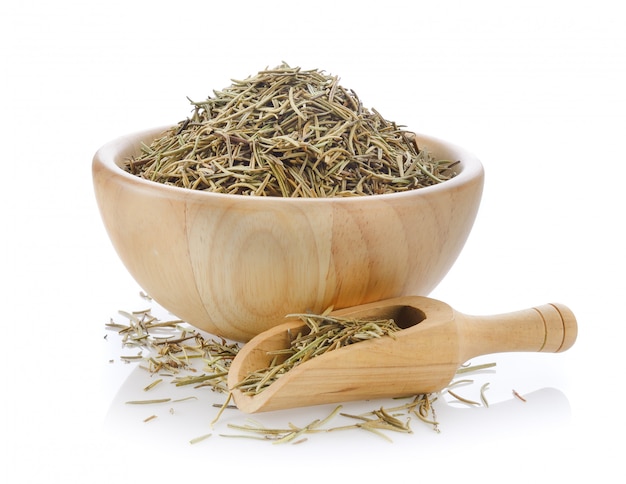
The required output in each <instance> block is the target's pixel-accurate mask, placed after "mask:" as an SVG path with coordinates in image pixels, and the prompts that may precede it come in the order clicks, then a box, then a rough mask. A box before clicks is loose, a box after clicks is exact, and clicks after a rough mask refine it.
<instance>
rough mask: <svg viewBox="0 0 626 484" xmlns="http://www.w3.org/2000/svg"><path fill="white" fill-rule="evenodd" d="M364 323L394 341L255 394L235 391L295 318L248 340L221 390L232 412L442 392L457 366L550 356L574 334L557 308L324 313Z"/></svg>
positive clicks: (406, 302) (397, 303)
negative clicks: (382, 325)
mask: <svg viewBox="0 0 626 484" xmlns="http://www.w3.org/2000/svg"><path fill="white" fill-rule="evenodd" d="M332 315H334V316H340V317H348V318H358V319H368V318H385V319H387V318H393V319H394V320H395V322H396V324H398V326H400V327H401V328H403V329H402V330H401V331H399V332H397V333H395V335H394V336H395V337H393V338H392V337H383V338H376V339H371V340H365V341H363V342H360V343H356V344H352V345H349V346H345V347H343V348H340V349H338V350H333V351H329V352H327V353H325V354H323V355H321V356H318V357H315V358H312V359H310V360H308V361H307V362H305V363H302V364H301V365H299V366H296V367H294V368H293V369H291V370H289V371H288V372H287V373H285V374H284V375H283V376H282V377H280V379H279V380H277V381H275V382H274V383H272V384H271V385H270V386H269V387H267V388H266V389H264V390H263V391H261V392H260V393H258V394H256V395H252V396H250V395H246V394H244V393H243V392H241V391H239V390H238V389H237V388H235V387H236V385H237V383H238V382H240V381H241V380H243V379H244V378H245V377H246V376H247V375H248V374H249V373H251V372H253V371H256V370H261V369H263V368H267V366H268V365H269V364H270V361H271V359H272V355H268V352H270V351H275V350H277V349H283V348H288V347H289V333H288V331H290V332H291V334H294V335H295V334H297V332H298V330H299V329H302V328H305V327H306V325H305V323H304V322H303V321H301V320H300V319H298V320H290V321H288V322H286V323H284V324H281V325H279V326H275V327H273V328H271V329H269V330H267V331H265V332H263V333H261V334H259V335H257V336H256V337H254V338H253V339H251V340H250V341H249V342H248V343H247V344H246V345H245V346H244V347H243V348H242V349H241V351H240V352H239V354H238V355H237V356H236V357H235V359H234V360H233V363H232V365H231V367H230V371H229V374H228V385H229V387H230V388H231V390H232V394H233V397H234V399H235V402H236V403H237V407H239V409H240V410H242V411H243V412H247V413H253V412H262V411H269V410H280V409H284V408H292V407H302V406H308V405H318V404H325V403H336V402H343V401H350V400H364V399H373V398H387V397H400V396H408V395H417V394H421V393H433V392H438V391H440V390H442V389H444V388H445V387H446V386H447V385H448V384H449V383H450V381H451V380H452V379H453V378H454V376H455V374H456V372H457V370H458V369H459V367H460V366H461V365H462V364H463V363H465V362H466V361H468V360H469V359H471V358H474V357H476V356H480V355H486V354H490V353H499V352H509V351H535V352H544V353H558V352H562V351H565V350H567V349H568V348H570V347H571V346H572V345H573V344H574V341H575V340H576V335H577V324H576V318H575V317H574V315H573V314H572V312H571V311H570V310H569V309H568V308H567V307H565V306H563V305H561V304H545V305H543V306H538V307H534V308H530V309H525V310H522V311H517V312H513V313H508V314H502V315H497V316H468V315H465V314H462V313H459V312H458V311H455V310H454V309H452V308H451V307H450V306H448V305H447V304H445V303H443V302H440V301H437V300H435V299H431V298H426V297H419V296H409V297H400V298H394V299H388V300H385V301H380V302H376V303H371V304H365V305H362V306H356V307H353V308H347V309H342V310H339V311H335V312H333V313H332Z"/></svg>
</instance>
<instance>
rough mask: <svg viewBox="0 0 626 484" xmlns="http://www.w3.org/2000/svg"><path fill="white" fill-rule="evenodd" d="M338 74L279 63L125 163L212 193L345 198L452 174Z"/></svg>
mask: <svg viewBox="0 0 626 484" xmlns="http://www.w3.org/2000/svg"><path fill="white" fill-rule="evenodd" d="M338 81H339V80H338V78H337V77H336V76H330V75H326V74H324V73H323V72H322V71H319V70H302V69H300V68H291V67H289V66H288V65H286V64H282V65H280V66H278V67H276V68H275V69H267V70H264V71H261V72H259V73H258V74H257V75H256V76H252V77H249V78H247V79H245V80H234V81H233V84H232V85H231V86H230V87H227V88H225V89H223V90H221V91H214V97H209V98H208V99H207V100H205V101H201V102H194V101H191V103H192V105H193V113H192V115H191V116H190V117H189V118H187V119H186V120H184V121H181V122H180V123H178V125H177V126H174V127H173V128H171V129H169V130H168V131H166V132H165V133H164V134H163V135H162V136H161V137H160V138H158V139H156V140H154V141H153V142H152V143H151V144H150V145H144V146H143V150H142V153H141V154H140V155H139V156H136V157H134V158H132V159H129V160H127V163H126V169H127V170H128V171H129V172H130V173H133V174H135V175H137V176H140V177H143V178H146V179H148V180H152V181H155V182H159V183H164V184H167V185H173V186H178V187H183V188H189V189H195V190H206V191H211V192H217V193H228V194H237V195H257V196H279V197H309V198H310V197H347V196H358V195H376V194H385V193H395V192H402V191H407V190H413V189H416V188H421V187H425V186H429V185H434V184H437V183H440V182H443V181H446V180H448V179H450V178H452V177H453V176H454V175H455V173H454V169H453V166H454V165H455V164H456V163H457V161H454V160H452V161H449V160H436V159H434V157H433V156H432V155H431V154H430V153H428V152H427V151H426V150H423V149H420V147H418V146H417V143H416V141H415V138H414V136H413V134H412V133H410V132H408V131H405V130H403V129H401V128H400V127H399V126H398V125H396V123H394V122H390V121H387V120H385V119H384V118H383V117H382V116H381V115H380V114H379V113H378V112H377V111H376V110H374V109H372V110H371V111H370V110H368V109H366V108H364V107H363V105H362V104H361V101H360V100H359V98H358V97H357V95H356V94H355V93H354V92H353V91H351V90H348V89H345V88H343V87H342V86H341V85H340V84H339V82H338Z"/></svg>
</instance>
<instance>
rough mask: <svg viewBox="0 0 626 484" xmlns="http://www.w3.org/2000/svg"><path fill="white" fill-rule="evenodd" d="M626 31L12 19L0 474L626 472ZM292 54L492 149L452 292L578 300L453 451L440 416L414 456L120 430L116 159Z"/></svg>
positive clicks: (130, 15)
mask: <svg viewBox="0 0 626 484" xmlns="http://www.w3.org/2000/svg"><path fill="white" fill-rule="evenodd" d="M625 20H626V18H625V16H624V14H623V12H622V9H621V8H620V7H619V2H613V1H602V0H597V1H594V2H583V1H577V0H572V1H568V2H552V1H546V0H542V1H526V2H515V3H512V2H496V1H491V2H489V1H473V2H464V1H432V2H420V1H414V2H401V1H393V0H388V1H385V2H370V1H360V2H349V3H348V2H346V3H344V2H339V1H326V0H318V1H311V2H303V3H299V2H294V1H271V0H266V1H262V2H261V1H259V2H256V1H255V2H250V1H245V0H240V1H233V2H227V1H223V2H209V1H186V0H178V1H175V2H172V1H168V2H163V1H160V0H155V1H150V2H133V1H132V0H126V1H123V2H121V1H115V0H110V1H107V2H79V1H71V0H60V1H56V2H46V1H43V0H23V1H20V2H4V3H3V4H2V6H0V69H1V70H0V72H1V75H0V86H1V89H0V123H1V124H0V167H1V168H0V174H1V178H0V197H1V203H0V211H1V212H0V213H1V220H2V225H3V228H2V236H1V237H0V244H2V246H1V249H2V250H1V257H2V265H1V269H0V270H1V276H0V277H1V278H2V282H3V285H2V290H1V291H0V294H1V298H2V300H1V301H2V306H1V310H2V316H3V320H2V323H3V325H2V332H1V343H0V348H1V353H0V362H1V363H0V364H1V374H2V377H1V379H0V385H1V387H2V396H1V397H0V422H1V424H0V425H1V427H0V433H1V435H2V437H1V439H0V446H1V448H0V462H1V465H0V473H4V474H5V475H2V479H1V480H2V481H3V482H100V480H102V481H107V482H120V483H121V482H138V480H139V479H142V480H145V481H149V480H151V481H152V482H163V481H165V478H169V479H176V482H190V479H202V480H205V481H209V480H215V479H216V478H218V477H219V476H221V478H222V479H235V482H238V480H239V478H241V479H246V480H249V481H250V482H256V481H260V482H263V481H265V480H272V481H278V480H281V481H282V480H289V481H292V482H299V481H300V480H301V479H303V478H304V477H305V476H311V477H312V478H313V479H315V480H317V481H324V482H334V481H336V480H338V478H339V477H342V478H349V479H357V478H362V477H364V476H369V477H372V478H380V479H382V478H385V479H389V480H390V479H394V480H400V478H401V477H400V476H402V477H404V479H405V480H409V481H417V480H418V479H425V478H431V479H446V480H447V479H453V478H454V479H459V480H460V479H463V480H464V482H474V481H476V482H479V481H480V482H529V480H532V481H539V482H547V481H548V480H556V479H558V481H559V482H563V481H564V480H565V479H568V478H571V477H584V478H591V479H594V482H595V479H597V480H598V481H599V482H600V481H602V482H606V481H611V480H613V479H611V478H610V476H613V475H616V474H615V473H622V471H621V467H620V464H621V462H620V461H621V459H622V452H621V450H620V449H621V447H623V446H622V444H621V441H622V438H623V435H624V431H625V430H626V426H625V425H624V410H623V400H622V399H621V397H620V396H619V395H620V391H621V389H622V387H623V383H622V375H623V373H622V371H621V370H622V365H623V357H622V355H623V353H622V348H623V339H624V337H625V336H626V331H625V330H624V326H625V324H626V317H625V316H624V311H623V304H622V302H623V292H624V289H625V284H624V272H625V270H626V264H625V262H624V244H625V242H626V240H625V237H624V235H623V230H622V229H623V226H624V215H623V208H624V202H625V196H624V192H625V190H624V175H625V174H626V168H625V164H626V160H625V158H624V143H623V140H624V131H625V128H626V122H625V121H626V119H625V110H626V98H625V96H626V95H625V90H624V86H625V85H626V34H625V33H624V32H625V31H624V22H625ZM283 60H284V61H286V62H288V63H289V64H290V65H292V66H301V67H303V68H305V69H309V68H310V69H312V68H320V69H323V70H325V71H327V72H329V73H332V74H337V75H339V76H340V77H341V82H342V84H343V85H344V86H346V87H350V88H353V89H354V90H355V91H356V92H357V93H358V94H359V96H360V97H361V99H362V101H363V102H364V104H365V105H366V106H368V107H375V108H376V109H377V110H378V111H380V112H381V113H382V114H383V115H384V116H385V117H386V118H388V119H392V120H395V121H397V122H398V123H400V124H404V125H406V126H408V127H409V128H410V129H412V130H414V131H418V132H422V133H425V134H429V135H433V136H437V137H440V138H443V139H447V140H450V141H453V142H454V143H456V144H459V145H461V146H463V147H465V148H466V149H468V150H470V151H472V152H474V153H475V154H476V155H477V156H478V157H479V158H480V159H481V160H482V162H483V164H484V167H485V171H486V185H485V191H484V196H483V201H482V205H481V209H480V212H479V216H478V219H477V221H476V224H475V227H474V230H473V232H472V234H471V236H470V239H469V240H468V243H467V245H466V247H465V249H464V251H463V253H462V255H461V256H460V258H459V259H458V261H457V264H456V265H455V266H454V267H453V269H452V270H451V271H450V273H449V274H448V276H447V277H446V279H445V280H444V281H443V282H442V283H441V285H440V286H439V287H438V288H437V290H436V291H435V292H434V293H433V294H432V295H433V296H435V297H438V298H439V299H442V300H444V301H446V302H448V303H449V304H450V305H452V306H453V307H455V308H456V309H458V310H461V311H463V312H467V313H473V314H491V313H498V312H505V311H510V310H515V309H521V308H525V307H528V306H532V305H536V304H542V303H545V302H550V301H558V302H562V303H565V304H567V305H568V306H569V307H570V308H571V309H572V310H573V311H574V313H575V314H576V316H577V318H578V322H579V339H578V341H577V343H576V344H575V346H574V347H573V348H572V349H571V350H570V351H568V352H566V353H564V354H559V355H535V354H515V355H500V356H496V357H494V358H493V359H494V361H496V362H497V364H498V366H497V370H496V371H495V373H493V374H491V375H488V378H489V379H490V380H489V381H491V387H490V388H491V389H492V390H491V391H492V393H491V395H492V397H493V398H494V399H495V400H497V401H499V402H500V403H499V405H492V407H490V408H489V409H467V408H460V407H457V408H452V407H451V408H448V409H446V408H443V409H442V410H441V412H440V419H441V420H442V421H443V423H442V432H441V434H434V433H433V432H432V431H430V429H428V428H427V427H425V426H420V425H419V424H417V422H416V425H415V433H414V434H413V435H410V436H408V437H409V438H404V437H405V436H401V437H398V438H396V437H395V436H394V443H393V444H389V443H387V442H385V441H383V440H381V439H377V438H375V437H372V436H370V435H369V434H368V435H363V434H360V433H345V434H342V436H341V437H339V436H338V437H335V434H333V435H332V437H331V436H321V437H320V438H317V436H315V438H310V439H309V441H308V442H306V443H305V444H303V445H298V446H272V445H271V444H267V443H265V442H256V441H241V440H232V439H221V440H220V438H219V437H217V436H213V437H212V438H210V439H208V440H206V441H204V442H202V443H201V444H196V445H194V446H191V445H190V444H189V443H188V439H189V438H193V437H195V436H197V434H201V433H204V430H201V429H200V426H203V428H206V421H207V420H210V419H211V418H212V416H211V415H212V414H211V415H209V416H208V417H207V416H201V417H197V418H198V420H199V421H202V423H201V424H198V427H199V428H198V430H197V434H196V433H194V432H196V431H195V430H192V431H190V429H189V425H191V424H190V423H189V422H187V423H186V424H183V423H182V422H181V424H180V427H179V428H178V427H176V424H174V425H170V426H169V427H165V426H163V427H158V426H152V427H148V425H146V424H142V425H132V424H129V425H128V426H127V427H125V424H123V422H121V421H120V422H117V423H120V424H121V425H120V426H119V428H116V429H115V430H112V428H113V427H115V426H114V425H113V424H114V423H115V422H112V420H115V419H123V418H124V417H123V415H121V414H116V413H115V412H113V414H111V412H110V410H111V408H113V407H114V406H115V402H116V401H118V400H119V398H120V397H119V395H118V394H117V391H118V389H119V388H121V387H123V386H124V385H125V384H126V385H127V384H129V381H126V380H125V379H126V376H127V374H128V373H129V371H128V370H127V369H123V370H122V371H120V370H118V368H119V366H120V365H119V362H118V363H116V364H113V365H111V364H109V363H108V359H109V358H110V355H111V354H114V353H115V352H116V351H118V352H119V348H118V347H115V348H113V347H112V343H111V341H108V340H105V339H104V338H103V336H104V334H105V332H104V324H105V323H106V322H107V321H108V319H109V317H111V316H114V315H115V314H116V312H117V310H118V309H130V310H133V309H136V308H137V306H139V305H141V304H142V302H141V301H140V300H138V298H137V293H138V290H139V289H138V288H137V287H136V285H135V283H134V282H133V281H132V279H130V277H129V276H128V274H127V273H126V270H125V269H124V267H123V266H122V265H121V263H120V262H119V261H118V259H117V256H116V254H115V253H114V251H113V249H112V247H111V245H110V243H109V241H108V238H107V235H106V233H105V232H104V229H103V227H102V225H101V222H100V219H99V214H98V211H97V208H96V205H95V200H94V197H93V192H92V185H91V171H90V170H91V166H90V164H91V158H92V156H93V154H94V152H95V151H96V150H97V148H99V147H100V146H101V145H102V144H104V143H106V142H107V141H109V140H111V139H113V138H115V137H117V136H120V135H123V134H126V133H129V132H133V131H137V130H142V129H145V128H150V127H153V126H160V125H163V124H168V123H175V122H177V121H179V120H181V119H184V118H185V117H186V116H187V115H188V113H189V112H190V106H189V104H188V101H187V99H186V97H187V96H188V97H190V98H192V99H202V98H205V97H206V96H208V95H210V94H211V93H212V89H221V88H223V87H226V86H227V85H229V84H230V79H231V78H242V77H246V76H248V75H251V74H255V73H256V72H257V71H258V70H261V69H263V68H265V67H273V66H275V65H277V64H279V63H280V62H281V61H283ZM116 365H117V366H116ZM129 378H130V379H132V374H131V376H129ZM125 381H126V383H125ZM512 389H516V390H517V391H518V392H520V393H523V394H525V395H526V396H527V397H528V402H527V403H526V404H523V403H522V402H520V401H519V400H515V399H513V397H512V395H511V390H512ZM116 399H117V400H116ZM118 403H119V402H118ZM482 410H486V411H482ZM211 412H212V411H211ZM122 413H123V412H122ZM314 414H315V411H313V410H310V414H309V413H307V411H306V410H305V411H303V412H300V413H297V412H296V413H288V414H285V416H284V417H285V419H287V418H289V419H291V418H292V417H293V418H300V420H299V422H301V423H302V422H303V420H302V419H304V420H305V422H304V423H305V424H306V423H308V422H306V420H307V419H309V418H310V416H311V415H314ZM444 417H445V418H444ZM133 418H134V417H133ZM277 418H279V419H280V418H282V417H277ZM161 420H162V421H164V420H165V419H161ZM191 422H192V423H193V420H192V421H191ZM153 423H155V424H157V423H158V422H153ZM159 429H161V430H159ZM183 430H184V432H183ZM617 475H619V474H617Z"/></svg>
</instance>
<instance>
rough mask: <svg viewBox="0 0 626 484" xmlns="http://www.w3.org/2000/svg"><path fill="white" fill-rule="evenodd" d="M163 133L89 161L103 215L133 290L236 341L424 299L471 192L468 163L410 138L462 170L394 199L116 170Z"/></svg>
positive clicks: (475, 175)
mask: <svg viewBox="0 0 626 484" xmlns="http://www.w3.org/2000/svg"><path fill="white" fill-rule="evenodd" d="M162 131H163V128H159V129H155V130H150V131H146V132H142V133H138V134H134V135H130V136H126V137H123V138H120V139H118V140H114V141H112V142H110V143H108V144H107V145H105V146H103V147H102V148H101V149H100V150H99V151H98V152H97V153H96V154H95V156H94V159H93V164H92V172H93V181H94V190H95V195H96V199H97V202H98V206H99V209H100V213H101V215H102V220H103V222H104V225H105V227H106V230H107V232H108V234H109V236H110V239H111V241H112V243H113V246H114V247H115V249H116V251H117V253H118V254H119V256H120V258H121V260H122V261H123V263H124V264H125V266H126V267H127V269H128V271H129V272H130V274H131V275H132V276H133V277H134V278H135V280H136V281H137V282H138V284H139V285H140V286H141V287H142V289H143V290H145V291H146V292H147V293H148V294H150V295H151V296H152V297H153V298H154V299H155V300H156V301H157V302H158V303H159V304H161V305H162V306H163V307H165V308H166V309H167V310H169V311H171V312H172V313H174V314H175V315H177V316H178V317H179V318H181V319H184V320H186V321H188V322H189V323H190V324H192V325H194V326H196V327H198V328H200V329H203V330H205V331H208V332H210V333H212V334H215V335H219V336H223V337H226V338H230V339H233V340H238V341H247V340H249V339H250V338H252V337H253V336H255V335H257V334H259V333H260V332H262V331H264V330H267V329H269V328H270V327H272V326H275V325H277V324H280V323H282V322H283V321H284V317H285V316H286V315H287V314H290V313H298V312H304V311H312V312H321V311H323V310H325V309H326V308H328V307H329V306H334V307H335V308H342V307H350V306H354V305H359V304H363V303H367V302H372V301H377V300H381V299H385V298H389V297H396V296H402V295H413V294H417V295H427V294H428V293H429V292H430V291H431V290H432V289H433V288H434V287H435V286H436V285H437V284H438V283H439V282H440V281H441V279H442V278H443V277H444V276H445V275H446V273H447V272H448V270H449V269H450V267H451V266H452V264H453V263H454V261H455V260H456V258H457V256H458V255H459V253H460V251H461V249H462V247H463V245H464V243H465V241H466V239H467V237H468V235H469V233H470V230H471V228H472V225H473V223H474V219H475V216H476V213H477V210H478V207H479V203H480V198H481V194H482V187H483V176H484V175H483V169H482V166H481V164H480V162H479V161H478V160H477V159H476V157H475V156H473V155H472V154H471V153H468V152H466V151H465V150H463V149H461V148H458V147H456V146H454V145H451V144H449V143H445V142H442V141H438V140H435V139H432V138H429V137H426V136H421V135H417V141H418V143H419V144H420V146H423V147H425V148H426V149H428V150H430V151H432V152H433V153H434V154H435V155H436V156H439V157H441V158H448V159H454V160H460V161H461V165H460V166H461V169H462V171H461V173H460V174H459V175H457V176H456V177H455V178H453V179H451V180H449V181H446V182H444V183H442V184H439V185H436V186H433V187H428V188H422V189H418V190H413V191H411V192H406V193H401V194H390V195H379V196H366V197H358V198H350V199H346V198H342V199H338V198H329V199H302V198H300V199H286V198H269V197H246V196H241V195H222V194H215V193H209V192H199V191H195V190H190V189H184V188H176V187H169V186H165V185H163V184H159V183H155V182H150V181H147V180H143V179H140V178H139V177H136V176H133V175H130V174H129V173H127V172H125V171H124V170H122V169H121V168H120V166H119V165H121V164H122V162H123V160H124V159H125V158H126V157H128V156H130V155H131V154H133V153H136V152H137V150H138V149H139V146H140V144H141V142H148V143H149V142H150V140H152V139H154V138H155V137H156V136H157V135H158V134H159V133H160V132H162Z"/></svg>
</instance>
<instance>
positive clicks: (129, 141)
mask: <svg viewBox="0 0 626 484" xmlns="http://www.w3.org/2000/svg"><path fill="white" fill-rule="evenodd" d="M170 128H171V126H167V125H166V126H160V127H156V128H150V129H144V130H141V131H135V132H133V133H130V134H126V135H123V136H120V137H117V138H115V139H113V140H111V141H109V142H107V143H105V144H104V145H102V146H101V147H100V148H99V149H98V150H97V151H96V153H95V154H94V156H93V160H92V173H93V174H94V175H95V172H96V171H98V169H104V170H105V171H106V172H108V173H109V174H110V175H113V176H115V177H117V178H119V179H122V180H125V181H127V182H129V183H131V184H134V185H136V186H138V187H142V188H144V189H147V190H149V191H158V192H162V193H167V194H171V195H172V196H173V197H174V198H185V199H190V198H192V199H196V198H197V199H198V200H202V199H214V200H219V199H223V200H229V201H231V202H232V201H233V200H246V201H250V200H254V201H255V203H290V204H294V203H295V204H315V203H329V201H332V202H333V203H341V204H343V203H354V201H355V200H361V201H363V200H389V201H391V200H393V199H402V198H407V197H409V198H412V197H415V196H419V195H420V194H422V195H427V194H428V195H433V194H435V193H437V192H439V191H447V190H450V189H454V188H455V187H458V186H462V185H465V184H467V183H470V182H472V181H473V180H477V179H478V180H482V178H483V176H484V168H483V165H482V163H481V162H480V160H479V159H478V158H477V157H476V156H475V155H474V154H473V153H471V152H469V151H467V150H466V149H464V148H462V147H461V146H459V145H456V144H454V143H451V142H449V141H446V140H443V139H441V138H437V137H434V136H429V135H426V134H422V133H417V132H413V131H412V133H413V134H414V135H415V137H416V139H417V140H418V142H421V143H423V144H425V145H426V146H427V149H429V151H435V150H432V148H431V146H432V145H435V146H438V147H441V148H443V149H445V150H446V151H451V152H454V153H455V158H457V159H458V160H459V161H460V166H461V170H460V171H459V172H458V173H457V174H456V175H455V176H454V177H453V178H450V179H449V180H446V181H443V182H441V183H437V184H435V185H430V186H426V187H421V188H415V189H413V190H407V191H403V192H395V193H383V194H376V195H359V196H354V197H279V196H252V195H238V194H230V193H216V192H211V191H208V190H193V189H190V188H184V187H177V186H173V185H166V184H164V183H160V182H155V181H152V180H147V179H145V178H142V177H139V176H137V175H133V174H132V173H129V172H128V171H126V170H125V169H124V168H123V167H122V166H121V161H122V160H123V159H124V158H125V157H126V156H128V155H127V153H131V152H133V151H136V150H137V149H138V147H139V146H140V144H141V143H142V142H145V141H146V140H149V139H150V138H151V137H152V139H154V137H156V136H158V135H160V134H163V133H164V132H165V131H166V130H168V129H170ZM207 197H208V198H207ZM361 203H362V202H361Z"/></svg>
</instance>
